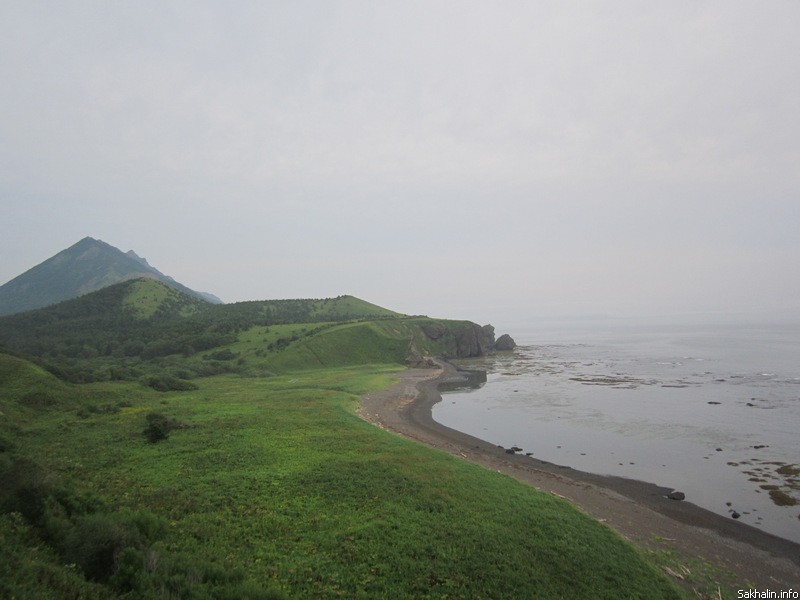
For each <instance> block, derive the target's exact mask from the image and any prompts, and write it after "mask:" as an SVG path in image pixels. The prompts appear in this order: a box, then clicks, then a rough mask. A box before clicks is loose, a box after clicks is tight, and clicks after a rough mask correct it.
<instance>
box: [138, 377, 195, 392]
mask: <svg viewBox="0 0 800 600" xmlns="http://www.w3.org/2000/svg"><path fill="white" fill-rule="evenodd" d="M147 385H149V386H150V387H151V388H153V389H154V390H156V391H159V392H188V391H190V390H196V389H197V386H196V385H195V384H193V383H192V382H191V381H186V380H185V379H178V378H177V377H173V376H172V375H158V376H153V377H150V378H149V379H148V380H147Z"/></svg>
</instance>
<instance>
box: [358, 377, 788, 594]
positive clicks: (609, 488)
mask: <svg viewBox="0 0 800 600" xmlns="http://www.w3.org/2000/svg"><path fill="white" fill-rule="evenodd" d="M437 364H438V365H439V368H437V369H407V370H406V371H404V372H402V373H401V374H400V375H399V377H400V381H399V382H398V383H396V384H395V385H393V386H391V387H390V388H387V389H385V390H382V391H380V392H376V393H372V394H368V395H366V396H364V397H363V398H362V401H361V405H360V407H359V414H360V416H361V417H362V418H364V419H366V420H367V421H370V422H371V423H374V424H375V425H377V426H379V427H381V428H383V429H386V430H389V431H392V432H394V433H397V434H399V435H402V436H404V437H406V438H409V439H412V440H416V441H418V442H420V443H423V444H426V445H428V446H430V447H432V448H436V449H439V450H442V451H445V452H448V453H450V454H453V455H455V456H458V457H461V458H463V459H465V460H469V461H472V462H474V463H477V464H480V465H483V466H484V467H486V468H489V469H493V470H495V471H499V472H501V473H504V474H507V475H510V476H511V477H514V478H515V479H518V480H519V481H522V482H524V483H526V484H529V485H532V486H534V487H536V488H537V489H540V490H542V491H545V492H548V493H551V494H555V495H557V496H560V497H563V498H565V499H567V500H569V501H570V502H571V503H573V504H574V505H575V506H577V507H579V508H580V509H581V510H583V511H584V512H585V513H587V514H589V515H590V516H592V517H594V518H595V519H598V520H599V521H601V522H603V523H606V524H607V525H608V526H610V527H612V528H613V529H614V530H616V531H617V532H618V533H620V534H621V535H622V536H624V537H625V538H627V539H629V540H630V541H632V542H633V543H635V544H637V545H639V546H640V547H643V548H646V549H650V550H670V551H675V552H677V553H679V554H683V555H688V556H692V557H697V558H700V559H702V560H705V561H708V562H711V563H713V564H715V565H718V566H719V567H721V568H723V569H725V570H727V571H730V572H732V573H735V574H736V575H737V576H738V579H739V580H740V581H741V585H742V586H743V587H744V586H745V585H747V586H748V587H755V588H763V589H770V590H779V589H784V590H786V589H789V588H792V587H794V588H795V589H796V588H797V586H798V585H800V544H796V543H794V542H791V541H789V540H785V539H783V538H780V537H776V536H773V535H771V534H768V533H765V532H763V531H761V530H759V529H757V528H755V527H751V526H749V525H746V524H744V523H741V522H738V521H735V520H734V519H731V518H729V517H723V516H721V515H717V514H715V513H712V512H710V511H707V510H705V509H703V508H700V507H698V506H696V505H694V504H691V503H690V502H686V501H676V500H670V499H668V498H667V494H669V493H670V492H671V491H672V490H671V489H667V488H662V487H659V486H656V485H653V484H649V483H646V482H642V481H636V480H632V479H625V478H621V477H609V476H600V475H594V474H591V473H584V472H581V471H577V470H574V469H571V468H569V467H567V466H560V465H554V464H552V463H547V462H544V461H540V460H538V459H535V458H533V457H530V456H525V455H523V454H516V453H515V454H509V453H508V452H507V451H506V449H504V448H501V447H498V446H496V445H494V444H491V443H489V442H486V441H484V440H481V439H478V438H476V437H473V436H471V435H467V434H464V433H462V432H459V431H456V430H454V429H451V428H449V427H445V426H444V425H441V424H440V423H437V422H436V421H434V420H433V418H432V416H431V408H432V406H433V405H434V404H436V403H437V402H439V401H441V394H440V393H439V385H440V384H442V383H445V382H448V381H453V380H457V379H460V378H462V377H463V375H461V374H459V372H458V371H457V370H456V368H455V367H454V366H452V365H451V364H449V363H446V362H437Z"/></svg>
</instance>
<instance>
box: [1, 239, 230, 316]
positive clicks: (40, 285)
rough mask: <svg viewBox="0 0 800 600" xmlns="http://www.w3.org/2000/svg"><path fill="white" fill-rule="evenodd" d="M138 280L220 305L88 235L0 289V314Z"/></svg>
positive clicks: (143, 260) (130, 253) (132, 255)
mask: <svg viewBox="0 0 800 600" xmlns="http://www.w3.org/2000/svg"><path fill="white" fill-rule="evenodd" d="M139 277H149V278H153V279H158V280H159V281H162V282H164V283H165V284H167V285H168V286H170V287H172V288H173V289H176V290H178V291H181V292H183V293H185V294H189V295H190V296H194V297H195V298H200V299H202V300H204V301H206V302H212V303H221V302H222V301H221V300H219V298H217V297H216V296H213V295H211V294H205V293H202V292H196V291H194V290H191V289H189V288H187V287H186V286H184V285H182V284H180V283H178V282H177V281H175V280H174V279H172V278H171V277H168V276H166V275H164V274H163V273H161V272H160V271H159V270H157V269H155V268H154V267H152V266H151V265H150V264H149V263H148V262H147V261H146V260H145V259H144V258H142V257H140V256H139V255H138V254H136V253H135V252H134V251H133V250H130V251H128V252H127V253H125V252H122V251H121V250H119V249H118V248H115V247H114V246H111V245H110V244H107V243H106V242H104V241H102V240H97V239H95V238H92V237H88V236H87V237H85V238H83V239H82V240H80V241H79V242H77V243H76V244H73V245H72V246H70V247H69V248H66V249H65V250H62V251H61V252H59V253H58V254H56V255H54V256H52V257H50V258H48V259H47V260H45V261H44V262H42V263H40V264H38V265H36V266H35V267H33V268H32V269H29V270H28V271H26V272H25V273H23V274H22V275H19V276H17V277H15V278H14V279H12V280H11V281H9V282H8V283H6V284H4V285H2V286H0V315H8V314H13V313H17V312H22V311H26V310H33V309H35V308H42V307H44V306H49V305H50V304H55V303H57V302H61V301H63V300H69V299H71V298H75V297H77V296H82V295H84V294H87V293H89V292H93V291H96V290H99V289H102V288H104V287H108V286H109V285H113V284H115V283H119V282H121V281H126V280H128V279H136V278H139Z"/></svg>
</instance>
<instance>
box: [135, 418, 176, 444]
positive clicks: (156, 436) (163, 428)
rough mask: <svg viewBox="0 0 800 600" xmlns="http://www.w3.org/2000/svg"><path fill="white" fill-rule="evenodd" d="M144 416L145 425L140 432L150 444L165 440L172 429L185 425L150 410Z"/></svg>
mask: <svg viewBox="0 0 800 600" xmlns="http://www.w3.org/2000/svg"><path fill="white" fill-rule="evenodd" d="M145 418H146V419H147V427H145V428H144V431H143V432H142V433H144V436H145V437H146V438H147V441H148V442H150V443H151V444H155V443H156V442H160V441H161V440H165V439H167V438H168V437H169V434H170V432H172V431H173V430H175V429H182V428H183V427H185V425H184V424H183V423H181V422H180V421H176V420H175V419H173V418H172V417H168V416H167V415H163V414H161V413H156V412H151V413H148V415H147V416H146V417H145Z"/></svg>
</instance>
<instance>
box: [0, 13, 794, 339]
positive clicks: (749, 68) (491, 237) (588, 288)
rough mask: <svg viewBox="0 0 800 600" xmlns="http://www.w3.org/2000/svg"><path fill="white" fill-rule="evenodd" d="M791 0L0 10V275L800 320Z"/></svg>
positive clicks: (388, 301) (493, 318) (232, 294)
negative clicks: (79, 268)
mask: <svg viewBox="0 0 800 600" xmlns="http://www.w3.org/2000/svg"><path fill="white" fill-rule="evenodd" d="M798 24H800V2H797V1H795V0H785V1H781V0H774V1H771V2H766V3H765V2H753V1H750V2H740V1H736V0H721V1H695V0H693V1H681V0H676V1H674V2H639V1H630V2H621V1H614V0H608V1H603V2H594V1H582V2H563V1H553V2H539V1H533V0H532V1H524V2H522V1H519V2H518V1H514V0H503V1H500V2H485V1H483V2H475V1H471V0H456V1H452V2H451V1H439V0H426V1H415V0H410V1H407V0H404V1H402V2H400V1H398V2H372V1H363V2H359V1H355V2H351V1H336V0H318V1H303V0H300V1H298V0H291V1H286V2H284V1H271V2H263V1H257V2H248V1H239V2H220V1H217V2H211V1H207V0H193V1H191V2H190V1H180V0H176V1H171V2H162V1H149V0H143V1H136V2H113V3H108V2H100V1H97V2H84V1H80V0H78V1H75V2H52V1H48V2H40V1H36V0H3V1H2V2H0V81H2V85H0V211H1V212H2V220H1V221H0V256H2V260H1V261H0V283H5V282H6V281H9V280H11V279H13V278H14V277H15V276H17V275H19V274H20V273H22V272H24V271H26V270H27V269H29V268H31V267H33V266H35V265H36V264H38V263H40V262H42V261H44V260H46V259H47V258H49V257H50V256H52V255H54V254H56V253H57V252H59V251H61V250H63V249H65V248H67V247H69V246H71V245H72V244H74V243H76V242H77V241H79V240H80V239H82V238H83V237H86V236H91V237H94V238H97V239H101V240H103V241H105V242H107V243H109V244H111V245H113V246H116V247H118V248H119V249H121V250H122V251H127V250H131V249H133V250H134V251H135V252H136V253H137V254H139V255H141V256H144V257H145V258H147V259H148V260H149V261H150V263H151V264H152V265H153V266H155V267H156V268H158V269H159V270H161V271H162V272H164V273H166V274H168V275H171V276H172V277H174V278H175V279H177V280H178V281H180V282H181V283H183V284H185V285H187V286H189V287H191V288H193V289H196V290H201V291H206V292H211V293H214V294H216V295H217V296H219V297H220V298H222V299H223V300H224V301H226V302H236V301H242V300H262V299H273V298H298V297H299V298H308V297H332V296H338V295H340V294H352V295H355V296H358V297H360V298H363V299H365V300H369V301H370V302H374V303H376V304H380V305H382V306H385V307H387V308H391V309H393V310H397V311H400V312H404V313H408V314H427V315H430V316H436V317H450V318H464V319H471V320H474V321H477V322H480V323H486V322H492V323H495V324H498V323H499V324H501V325H505V324H508V325H512V324H513V323H514V322H517V321H519V320H520V319H525V318H529V317H537V318H538V317H541V318H551V317H552V318H561V317H566V318H573V317H574V318H579V317H580V318H585V317H587V316H598V315H601V316H602V315H629V314H635V315H682V314H701V315H705V314H708V315H714V314H726V315H743V316H745V315H750V316H753V315H755V316H759V315H762V316H763V315H766V316H774V315H789V316H797V315H800V277H798V266H800V36H798V35H797V28H798Z"/></svg>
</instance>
